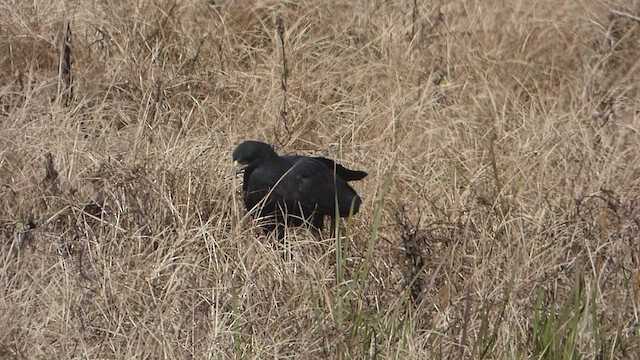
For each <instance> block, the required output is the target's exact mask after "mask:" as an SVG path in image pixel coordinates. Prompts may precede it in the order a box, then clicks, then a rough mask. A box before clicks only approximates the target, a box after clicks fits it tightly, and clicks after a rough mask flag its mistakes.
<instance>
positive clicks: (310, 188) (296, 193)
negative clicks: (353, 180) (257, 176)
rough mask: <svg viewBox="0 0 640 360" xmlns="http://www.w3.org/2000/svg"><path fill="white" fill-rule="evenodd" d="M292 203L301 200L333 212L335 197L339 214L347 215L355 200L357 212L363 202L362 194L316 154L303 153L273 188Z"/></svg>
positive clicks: (311, 206) (311, 205) (300, 201)
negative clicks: (316, 156)
mask: <svg viewBox="0 0 640 360" xmlns="http://www.w3.org/2000/svg"><path fill="white" fill-rule="evenodd" d="M273 193H274V195H272V196H276V197H278V198H281V199H283V200H284V201H285V202H286V203H287V204H289V205H294V206H295V205H296V204H300V205H301V206H302V207H303V208H308V209H315V211H316V212H318V213H320V214H323V215H333V214H335V211H336V199H337V200H338V210H339V213H340V216H348V215H349V212H350V210H351V205H352V202H353V203H354V204H353V206H354V211H353V212H354V213H355V212H357V211H358V208H359V206H360V202H361V200H360V197H359V196H358V195H357V194H356V192H355V191H354V190H353V188H351V186H349V184H347V182H346V181H345V180H343V179H342V178H341V177H340V176H335V175H334V171H333V170H330V169H328V168H327V166H326V164H325V163H323V162H322V161H319V160H317V159H315V158H304V157H300V158H298V159H297V161H296V162H295V163H294V164H293V166H291V167H290V168H289V170H288V171H287V173H286V174H285V175H284V176H283V177H282V179H281V180H280V181H279V183H278V184H277V186H276V187H275V189H274V191H273Z"/></svg>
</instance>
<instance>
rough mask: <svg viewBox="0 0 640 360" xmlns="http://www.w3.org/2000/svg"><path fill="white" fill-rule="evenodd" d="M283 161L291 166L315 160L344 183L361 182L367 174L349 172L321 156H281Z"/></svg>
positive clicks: (349, 170)
mask: <svg viewBox="0 0 640 360" xmlns="http://www.w3.org/2000/svg"><path fill="white" fill-rule="evenodd" d="M282 158H283V159H285V160H286V161H287V162H289V164H291V165H293V164H295V163H296V162H298V161H300V160H302V159H314V160H317V161H319V162H321V163H322V164H324V166H325V167H326V168H327V169H329V170H331V171H332V172H333V171H335V173H336V174H337V175H338V176H339V177H340V178H342V180H344V181H355V180H362V179H364V177H365V176H367V175H368V174H367V173H366V172H364V171H360V170H351V169H347V168H346V167H344V166H342V165H340V164H338V163H337V162H335V160H332V159H327V158H325V157H321V156H316V157H311V158H309V157H305V156H283V157H282Z"/></svg>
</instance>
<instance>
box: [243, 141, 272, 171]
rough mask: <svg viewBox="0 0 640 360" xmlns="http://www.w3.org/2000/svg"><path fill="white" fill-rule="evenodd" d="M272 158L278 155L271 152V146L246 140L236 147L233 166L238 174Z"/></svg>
mask: <svg viewBox="0 0 640 360" xmlns="http://www.w3.org/2000/svg"><path fill="white" fill-rule="evenodd" d="M274 157H278V154H276V152H275V151H273V148H272V147H271V145H269V144H265V143H263V142H260V141H253V140H248V141H245V142H243V143H242V144H240V145H238V147H237V148H236V149H235V150H234V151H233V166H234V167H235V168H236V174H238V173H241V172H243V171H245V170H246V169H251V168H255V167H256V166H258V165H259V164H260V163H261V162H263V161H267V160H269V159H271V158H274Z"/></svg>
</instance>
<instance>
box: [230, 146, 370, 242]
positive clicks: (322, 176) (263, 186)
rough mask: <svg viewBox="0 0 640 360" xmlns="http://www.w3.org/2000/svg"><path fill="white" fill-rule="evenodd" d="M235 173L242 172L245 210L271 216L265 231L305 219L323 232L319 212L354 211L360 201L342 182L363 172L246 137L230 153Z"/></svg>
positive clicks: (330, 213)
mask: <svg viewBox="0 0 640 360" xmlns="http://www.w3.org/2000/svg"><path fill="white" fill-rule="evenodd" d="M233 164H234V166H235V167H236V171H237V172H242V171H244V182H243V184H242V189H243V190H244V195H245V199H244V204H245V207H246V208H247V210H251V209H253V208H254V207H256V206H257V211H258V215H259V216H260V217H267V216H272V217H273V222H271V223H270V224H267V225H265V228H267V229H268V230H274V229H276V228H277V229H278V236H279V237H280V238H281V237H282V236H283V235H284V233H283V228H282V227H283V226H286V225H292V226H300V225H302V224H304V223H305V222H308V223H310V224H311V225H312V226H313V227H315V228H317V229H318V230H322V228H323V225H324V216H325V215H328V216H330V217H331V218H332V219H334V218H335V215H336V200H337V212H338V215H339V216H340V217H347V216H349V215H350V214H355V213H357V212H358V210H359V209H360V204H361V203H362V199H360V196H358V194H357V193H356V192H355V190H353V188H352V187H351V186H349V184H348V183H347V181H353V180H360V179H363V178H364V177H365V176H367V173H366V172H364V171H357V170H350V169H347V168H345V167H344V166H342V165H340V164H338V163H336V162H335V161H333V160H331V159H327V158H323V157H306V156H278V154H276V152H275V151H274V150H273V148H272V147H271V146H270V145H269V144H265V143H263V142H259V141H245V142H243V143H242V144H240V145H238V147H237V148H236V150H235V151H234V152H233Z"/></svg>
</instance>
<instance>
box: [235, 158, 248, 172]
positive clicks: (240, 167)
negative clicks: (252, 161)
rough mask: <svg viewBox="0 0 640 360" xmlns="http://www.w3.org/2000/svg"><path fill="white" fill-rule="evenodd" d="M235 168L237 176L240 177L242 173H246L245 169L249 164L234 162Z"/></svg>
mask: <svg viewBox="0 0 640 360" xmlns="http://www.w3.org/2000/svg"><path fill="white" fill-rule="evenodd" d="M233 167H234V168H235V169H236V175H238V174H240V173H241V172H242V171H244V168H246V167H247V164H240V163H239V162H238V160H233Z"/></svg>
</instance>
